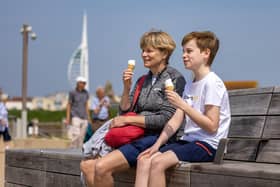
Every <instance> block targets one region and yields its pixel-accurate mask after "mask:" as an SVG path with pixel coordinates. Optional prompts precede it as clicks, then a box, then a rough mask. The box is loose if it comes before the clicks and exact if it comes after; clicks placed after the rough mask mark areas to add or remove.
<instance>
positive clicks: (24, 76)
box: [20, 24, 37, 138]
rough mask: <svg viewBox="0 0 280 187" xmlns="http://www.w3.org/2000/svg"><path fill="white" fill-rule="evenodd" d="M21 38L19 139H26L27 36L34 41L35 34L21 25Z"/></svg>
mask: <svg viewBox="0 0 280 187" xmlns="http://www.w3.org/2000/svg"><path fill="white" fill-rule="evenodd" d="M20 32H21V34H22V38H23V48H22V92H21V93H22V111H21V122H22V125H21V128H22V129H21V135H20V138H26V128H27V106H26V102H27V62H28V36H29V34H31V35H30V36H31V39H32V40H35V39H36V38H37V36H36V34H35V33H34V32H32V27H31V26H29V25H27V24H23V26H22V28H21V30H20Z"/></svg>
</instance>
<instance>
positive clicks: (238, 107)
mask: <svg viewBox="0 0 280 187" xmlns="http://www.w3.org/2000/svg"><path fill="white" fill-rule="evenodd" d="M273 90H274V88H273V87H271V88H258V89H244V90H235V91H230V92H229V98H230V106H231V116H232V120H231V126H230V130H229V142H228V146H227V154H226V155H225V159H228V160H242V161H255V160H256V157H257V152H258V148H259V145H260V142H261V139H262V135H263V131H264V128H265V123H266V118H267V114H268V111H269V106H270V102H271V98H272V94H273Z"/></svg>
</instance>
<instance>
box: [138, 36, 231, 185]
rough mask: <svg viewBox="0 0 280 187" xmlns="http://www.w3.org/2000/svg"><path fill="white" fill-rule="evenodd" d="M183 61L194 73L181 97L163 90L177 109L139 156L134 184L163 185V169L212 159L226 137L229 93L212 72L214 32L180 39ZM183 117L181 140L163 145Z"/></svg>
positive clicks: (215, 42) (215, 45)
mask: <svg viewBox="0 0 280 187" xmlns="http://www.w3.org/2000/svg"><path fill="white" fill-rule="evenodd" d="M182 47H183V61H184V65H185V68H186V69H189V70H191V71H192V72H193V74H194V79H193V81H192V82H188V83H187V84H186V86H185V90H184V93H183V98H181V97H180V96H179V95H178V94H177V93H175V92H173V91H169V90H166V94H167V98H168V100H169V102H170V103H172V104H173V105H174V106H175V107H176V108H177V110H176V113H175V114H174V116H173V117H172V118H171V119H170V120H169V121H168V123H167V125H166V126H165V128H164V130H163V132H162V133H161V135H160V137H159V138H158V140H157V142H156V143H155V144H154V145H153V146H152V147H150V148H149V149H147V150H146V151H144V152H142V153H141V154H140V155H139V157H138V165H137V174H136V186H141V187H143V186H166V184H165V170H166V169H167V168H169V167H171V166H175V165H176V164H178V163H179V161H188V162H210V161H213V159H214V156H215V153H216V149H217V146H218V143H219V140H220V139H221V138H226V137H227V134H228V130H229V125H230V106H229V99H228V93H227V90H226V88H225V86H224V83H223V81H222V80H221V79H220V78H219V77H218V76H217V75H216V74H215V73H214V72H211V65H212V62H213V60H214V58H215V55H216V53H217V51H218V49H219V40H218V38H217V37H216V36H215V34H214V33H212V32H209V31H205V32H192V33H189V34H187V35H186V36H185V37H184V38H183V40H182ZM184 117H185V119H186V123H185V129H184V135H183V136H182V137H181V140H180V141H178V142H176V143H173V144H169V145H165V146H163V147H161V146H162V145H164V144H165V143H166V142H167V140H168V139H169V138H170V137H171V136H172V135H173V134H174V133H175V132H176V131H177V130H178V129H179V127H180V124H181V123H182V122H183V119H184Z"/></svg>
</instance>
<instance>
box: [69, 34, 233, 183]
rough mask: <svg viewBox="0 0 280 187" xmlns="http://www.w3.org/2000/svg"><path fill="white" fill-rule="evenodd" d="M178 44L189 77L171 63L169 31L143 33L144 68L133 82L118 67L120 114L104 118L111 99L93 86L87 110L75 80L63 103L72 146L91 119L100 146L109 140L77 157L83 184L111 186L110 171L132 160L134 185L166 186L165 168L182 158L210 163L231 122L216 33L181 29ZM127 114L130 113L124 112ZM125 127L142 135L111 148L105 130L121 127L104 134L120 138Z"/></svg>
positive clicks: (123, 167) (80, 142) (84, 94)
mask: <svg viewBox="0 0 280 187" xmlns="http://www.w3.org/2000/svg"><path fill="white" fill-rule="evenodd" d="M181 46H182V49H183V55H182V60H183V64H184V66H185V69H187V70H190V71H191V72H192V74H193V77H192V79H191V80H188V81H187V82H186V80H185V78H184V76H183V75H182V74H181V73H180V72H179V71H178V70H176V69H175V68H173V67H172V66H171V65H169V59H170V56H171V55H172V53H173V51H174V49H175V47H176V44H175V42H174V40H173V39H172V37H171V36H170V35H169V34H168V33H166V32H163V31H150V32H147V33H144V35H143V36H142V37H141V39H140V48H141V50H142V59H143V64H144V67H145V68H147V74H146V75H144V76H141V77H140V78H138V80H137V81H136V84H135V86H134V87H133V86H132V79H133V77H134V72H133V68H127V69H126V70H124V72H123V75H122V80H123V93H122V96H121V102H120V106H119V113H120V115H119V116H117V117H114V118H113V119H110V120H109V119H108V117H109V115H108V109H109V107H110V100H109V99H108V97H106V96H105V94H104V88H101V87H99V88H98V89H97V90H96V98H94V99H93V100H92V104H91V107H90V109H91V110H92V115H90V113H89V112H88V111H89V106H88V102H87V101H88V98H89V94H88V92H87V91H86V90H85V85H86V80H85V79H84V78H83V77H78V78H77V87H76V89H75V90H74V91H71V92H70V94H69V103H68V107H67V123H69V124H70V121H71V122H72V123H71V124H72V125H71V127H70V130H69V137H70V139H71V140H72V145H73V146H74V147H80V146H82V145H83V138H84V134H85V131H86V127H87V126H88V123H91V127H92V129H93V132H95V133H93V135H92V136H91V137H90V139H91V140H94V141H96V140H98V142H99V143H100V142H102V143H100V145H101V144H103V143H104V142H105V144H106V143H107V144H108V145H106V149H107V147H110V146H111V148H110V149H108V150H109V151H108V152H106V154H105V155H104V154H102V155H100V154H98V152H96V150H95V151H93V154H92V155H91V156H87V157H85V158H84V159H83V160H82V161H81V164H80V167H81V172H82V174H81V178H82V181H83V182H84V185H85V186H88V187H91V186H92V187H93V186H95V187H99V186H102V187H106V186H113V184H114V179H113V174H114V173H115V172H118V171H122V170H126V169H128V168H130V167H135V166H136V168H137V169H136V170H137V172H136V180H135V186H136V187H138V186H139V187H145V186H146V187H148V186H149V187H152V186H155V187H156V186H166V179H165V170H166V169H168V168H170V167H172V166H175V165H177V164H178V163H179V162H180V161H188V162H211V161H213V159H214V157H215V153H216V150H217V146H218V143H219V141H220V139H222V138H226V137H227V135H228V130H229V126H230V120H231V117H230V116H231V115H230V106H229V98H228V93H227V90H226V87H225V85H224V83H223V81H222V80H221V79H220V78H219V76H218V75H217V74H215V73H214V72H213V71H212V70H211V66H212V64H213V62H214V59H215V56H216V53H217V52H218V49H219V39H218V38H217V36H216V35H215V34H214V33H213V32H211V31H202V32H197V31H196V32H191V33H188V34H186V35H185V36H184V37H183V39H182V43H181ZM132 64H133V63H132ZM167 79H169V80H171V81H169V82H171V85H172V89H169V88H168V89H167V87H166V85H165V83H166V81H167ZM139 85H140V86H139ZM173 85H174V87H173ZM139 88H140V90H139ZM131 112H133V115H127V114H128V113H131ZM108 124H109V125H108ZM182 125H183V126H184V134H183V135H182V136H181V137H180V138H179V139H178V137H177V132H178V130H179V129H180V127H181V126H182ZM127 126H135V127H137V128H140V129H143V131H144V134H143V135H141V137H139V138H137V139H133V141H130V142H128V143H123V144H122V145H119V146H117V147H114V146H112V145H111V144H109V143H108V142H107V141H106V140H107V139H108V134H106V133H108V132H110V131H113V129H114V130H116V129H119V130H120V131H118V133H117V134H114V136H112V137H110V138H113V140H114V141H118V139H123V138H124V137H122V136H126V135H124V134H125V129H124V127H127ZM106 128H107V129H106ZM98 129H102V130H98ZM122 132H123V134H122ZM114 138H115V139H114ZM94 141H91V142H93V143H92V144H93V145H92V150H94V148H95V147H94V146H96V145H94V144H96V143H95V142H94ZM91 142H90V140H89V141H88V142H87V144H86V146H87V147H90V146H91ZM84 145H85V144H84ZM98 148H99V149H103V148H104V146H103V147H102V146H100V147H98ZM90 150H91V149H90Z"/></svg>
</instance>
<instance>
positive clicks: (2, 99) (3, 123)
mask: <svg viewBox="0 0 280 187" xmlns="http://www.w3.org/2000/svg"><path fill="white" fill-rule="evenodd" d="M7 99H8V95H6V94H1V95H0V138H1V136H3V140H4V144H5V148H6V149H8V148H9V145H8V143H9V142H10V141H11V139H12V138H11V136H10V133H9V121H8V110H7V108H6V106H5V104H6V101H7Z"/></svg>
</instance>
